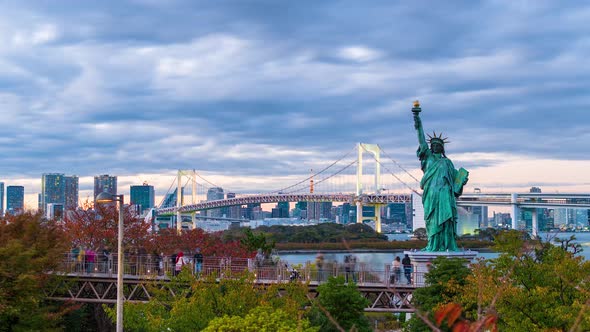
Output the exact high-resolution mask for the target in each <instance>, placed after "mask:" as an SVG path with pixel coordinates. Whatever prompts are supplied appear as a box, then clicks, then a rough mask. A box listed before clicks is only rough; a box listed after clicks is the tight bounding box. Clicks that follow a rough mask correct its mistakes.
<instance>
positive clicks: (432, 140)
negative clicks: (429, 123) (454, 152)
mask: <svg viewBox="0 0 590 332" xmlns="http://www.w3.org/2000/svg"><path fill="white" fill-rule="evenodd" d="M426 135H428V143H430V144H432V143H439V144H440V145H442V146H444V145H445V144H446V143H451V142H450V141H447V139H449V138H448V137H445V138H443V137H442V136H443V135H442V133H439V135H438V136H437V135H436V132H434V131H433V132H432V136H430V134H426Z"/></svg>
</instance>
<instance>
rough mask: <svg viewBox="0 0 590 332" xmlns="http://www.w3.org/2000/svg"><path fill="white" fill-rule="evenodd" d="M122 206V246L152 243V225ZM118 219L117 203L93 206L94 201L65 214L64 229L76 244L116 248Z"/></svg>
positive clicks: (131, 246)
mask: <svg viewBox="0 0 590 332" xmlns="http://www.w3.org/2000/svg"><path fill="white" fill-rule="evenodd" d="M123 209H124V210H123V225H124V227H123V229H124V230H123V234H124V236H123V245H124V246H125V247H126V248H129V249H131V248H144V247H145V246H146V245H149V240H150V234H149V229H150V227H151V225H149V224H147V223H145V222H144V221H143V219H141V218H139V217H138V216H136V215H135V214H134V213H132V212H131V211H130V209H129V208H128V207H124V208H123ZM118 221H119V212H118V210H117V209H116V207H115V206H114V205H102V204H97V206H96V207H95V208H94V209H93V208H92V203H90V202H88V201H86V202H85V203H84V204H83V205H82V208H81V209H78V210H71V211H67V212H66V213H65V217H64V222H63V228H64V231H65V232H66V234H68V237H69V239H70V241H71V245H72V246H73V247H77V246H86V247H89V248H99V247H101V246H104V247H110V248H116V245H117V234H118Z"/></svg>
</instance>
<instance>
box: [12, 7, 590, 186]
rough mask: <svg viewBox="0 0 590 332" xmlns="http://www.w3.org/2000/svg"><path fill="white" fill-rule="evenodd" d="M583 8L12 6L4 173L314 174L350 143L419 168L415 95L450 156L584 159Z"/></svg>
mask: <svg viewBox="0 0 590 332" xmlns="http://www.w3.org/2000/svg"><path fill="white" fill-rule="evenodd" d="M589 19H590V7H589V6H587V5H585V4H583V3H577V4H574V3H568V4H567V5H564V4H563V3H559V2H553V1H537V2H526V5H525V4H524V3H522V2H515V3H506V2H504V1H477V2H476V1H463V2H455V3H453V4H452V5H449V4H444V5H443V4H433V3H432V2H429V1H417V2H413V3H412V4H409V3H391V2H390V1H377V2H373V3H372V4H371V5H367V4H365V3H359V2H356V1H342V2H329V1H328V2H322V3H321V4H318V3H317V2H308V3H306V2H297V3H290V4H279V3H277V2H274V1H255V2H248V3H244V2H240V1H224V2H208V1H180V0H178V1H174V3H172V2H160V1H152V0H148V1H128V2H119V1H117V2H114V1H106V2H100V3H90V2H77V1H73V2H59V3H43V2H36V3H21V2H18V1H9V2H7V3H6V4H5V5H3V12H2V14H0V44H1V45H2V47H0V109H1V110H2V117H0V124H1V125H2V126H3V132H2V133H1V134H0V143H2V144H0V153H2V154H3V155H4V156H5V157H4V158H3V163H2V165H1V166H0V170H1V171H0V176H1V177H4V178H8V179H10V178H17V177H21V178H22V177H29V178H39V177H40V174H41V173H43V172H49V171H63V172H67V173H75V174H78V175H81V176H92V175H95V174H100V173H107V172H108V173H116V174H120V175H128V176H132V175H133V174H138V173H148V174H149V173H154V174H159V173H166V174H168V173H169V172H171V171H173V170H175V169H184V168H198V169H200V170H203V171H207V172H219V173H220V174H227V175H231V174H237V175H240V176H261V175H272V176H284V175H285V170H288V172H289V174H302V175H305V174H307V173H308V171H309V169H310V168H321V167H322V166H321V165H322V163H326V164H328V163H329V162H331V161H332V160H335V159H337V158H338V157H339V156H341V155H342V154H343V153H345V152H346V151H348V150H350V149H351V148H352V147H353V146H354V144H355V143H357V142H374V143H378V144H380V145H382V146H383V148H384V149H385V150H386V151H388V152H389V153H391V154H392V156H394V157H395V159H396V161H399V162H400V163H402V164H403V165H405V166H407V167H410V168H416V167H417V162H416V157H415V148H416V137H415V133H414V129H413V124H412V117H411V112H410V108H411V101H412V100H414V99H420V100H421V102H422V104H423V121H424V125H425V127H426V129H427V130H430V131H431V130H436V131H437V132H438V131H444V132H445V133H446V134H447V135H448V136H449V137H450V139H451V141H452V142H453V143H452V144H451V145H449V147H448V149H447V150H448V152H449V154H450V156H451V157H452V155H453V154H458V155H462V154H469V153H480V152H481V153H493V154H506V155H522V156H526V157H535V158H544V159H561V160H574V159H575V160H587V158H586V157H585V156H584V155H583V154H581V153H580V152H581V151H584V149H585V141H586V140H585V138H587V137H588V135H589V134H588V132H589V130H588V129H589V128H588V125H587V124H588V123H590V121H589V120H590V118H589V117H590V115H589V113H588V112H587V109H588V107H589V105H590V100H589V99H590V98H589V97H587V86H588V83H589V82H590V74H589V73H590V68H589V66H590V65H588V62H587V61H586V57H587V54H588V52H589V51H590V39H589V38H588V37H587V35H588V34H587V31H588V29H587V22H588V20H589ZM499 162H501V161H495V160H488V159H477V158H476V159H474V160H470V161H468V162H466V165H468V166H470V167H484V166H487V167H491V166H494V165H496V164H497V163H499ZM236 181H238V180H236ZM165 189H166V188H160V190H165Z"/></svg>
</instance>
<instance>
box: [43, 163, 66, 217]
mask: <svg viewBox="0 0 590 332" xmlns="http://www.w3.org/2000/svg"><path fill="white" fill-rule="evenodd" d="M65 177H66V176H65V175H64V174H63V173H44V174H43V175H42V176H41V208H42V209H43V214H46V213H47V204H51V203H57V204H62V205H65V200H66V180H65Z"/></svg>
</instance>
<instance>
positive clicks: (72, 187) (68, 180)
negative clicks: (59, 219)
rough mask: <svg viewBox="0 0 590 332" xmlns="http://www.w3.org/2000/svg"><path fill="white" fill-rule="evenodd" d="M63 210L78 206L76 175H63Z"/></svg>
mask: <svg viewBox="0 0 590 332" xmlns="http://www.w3.org/2000/svg"><path fill="white" fill-rule="evenodd" d="M64 203H65V204H64V209H65V210H75V209H77V208H78V176H76V175H72V176H66V177H65V202H64Z"/></svg>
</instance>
